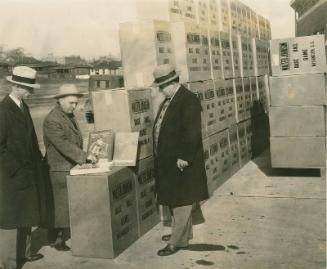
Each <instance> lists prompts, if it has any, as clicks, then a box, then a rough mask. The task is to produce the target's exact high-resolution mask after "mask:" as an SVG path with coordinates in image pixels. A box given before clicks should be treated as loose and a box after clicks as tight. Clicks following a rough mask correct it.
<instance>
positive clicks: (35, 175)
mask: <svg viewBox="0 0 327 269" xmlns="http://www.w3.org/2000/svg"><path fill="white" fill-rule="evenodd" d="M23 106H24V111H25V113H23V112H22V110H21V109H20V108H19V107H18V106H17V105H16V104H15V102H14V101H13V100H12V99H11V98H10V97H9V96H8V95H7V96H6V97H5V98H4V99H3V100H2V102H1V103H0V228H2V229H14V228H18V227H31V226H38V225H39V224H40V207H41V203H42V201H40V193H41V191H42V190H40V188H39V183H40V181H39V180H42V178H39V176H40V175H41V174H42V173H41V171H39V170H40V169H41V167H42V154H41V152H40V150H39V146H38V142H37V137H36V133H35V129H34V125H33V122H32V118H31V115H30V112H29V109H28V106H27V105H26V104H25V103H24V102H23Z"/></svg>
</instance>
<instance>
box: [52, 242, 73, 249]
mask: <svg viewBox="0 0 327 269" xmlns="http://www.w3.org/2000/svg"><path fill="white" fill-rule="evenodd" d="M51 247H53V248H55V249H56V250H58V251H69V250H70V247H69V246H67V245H66V243H65V242H63V243H60V244H54V245H51Z"/></svg>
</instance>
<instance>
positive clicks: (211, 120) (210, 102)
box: [203, 80, 218, 136]
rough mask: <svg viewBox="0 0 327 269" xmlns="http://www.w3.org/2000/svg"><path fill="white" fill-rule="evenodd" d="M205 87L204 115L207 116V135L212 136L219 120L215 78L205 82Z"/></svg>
mask: <svg viewBox="0 0 327 269" xmlns="http://www.w3.org/2000/svg"><path fill="white" fill-rule="evenodd" d="M203 87H204V115H205V117H206V121H205V123H206V127H205V128H206V130H207V135H208V136H210V135H212V134H214V133H216V132H217V129H218V120H217V109H216V105H217V104H216V94H215V89H214V83H213V80H207V81H204V82H203Z"/></svg>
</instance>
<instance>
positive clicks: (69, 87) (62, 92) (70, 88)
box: [54, 84, 83, 99]
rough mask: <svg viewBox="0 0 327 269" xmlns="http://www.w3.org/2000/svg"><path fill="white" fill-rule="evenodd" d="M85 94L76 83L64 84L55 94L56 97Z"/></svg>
mask: <svg viewBox="0 0 327 269" xmlns="http://www.w3.org/2000/svg"><path fill="white" fill-rule="evenodd" d="M72 95H73V96H78V97H81V96H83V94H82V93H80V92H79V90H78V89H77V87H76V86H75V85H74V84H63V85H61V86H60V88H59V92H58V93H57V94H56V95H55V96H54V98H56V99H59V98H62V97H66V96H72Z"/></svg>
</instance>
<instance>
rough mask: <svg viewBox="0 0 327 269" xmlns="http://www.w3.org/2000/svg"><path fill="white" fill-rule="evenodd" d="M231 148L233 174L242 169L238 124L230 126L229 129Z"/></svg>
mask: <svg viewBox="0 0 327 269" xmlns="http://www.w3.org/2000/svg"><path fill="white" fill-rule="evenodd" d="M228 136H229V149H230V156H231V175H233V174H235V173H236V172H237V171H238V170H239V169H240V158H239V156H240V155H239V149H238V147H239V142H238V136H237V125H236V124H235V125H233V126H230V127H229V129H228Z"/></svg>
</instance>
